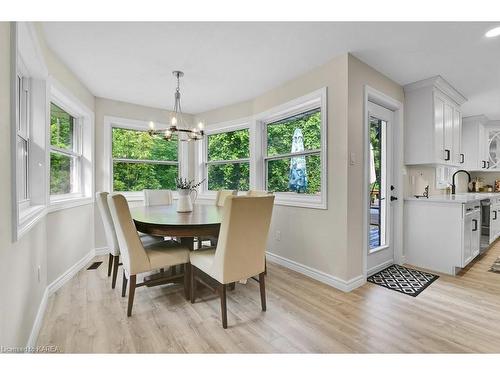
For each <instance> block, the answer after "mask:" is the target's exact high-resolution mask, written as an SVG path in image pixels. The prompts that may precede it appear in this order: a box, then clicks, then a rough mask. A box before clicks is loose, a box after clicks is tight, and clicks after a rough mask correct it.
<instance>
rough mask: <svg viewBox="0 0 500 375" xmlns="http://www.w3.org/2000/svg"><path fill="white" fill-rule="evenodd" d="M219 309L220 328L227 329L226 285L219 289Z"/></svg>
mask: <svg viewBox="0 0 500 375" xmlns="http://www.w3.org/2000/svg"><path fill="white" fill-rule="evenodd" d="M219 294H220V309H221V312H222V327H223V328H227V303H226V284H221V285H220V287H219Z"/></svg>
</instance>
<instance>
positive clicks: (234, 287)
mask: <svg viewBox="0 0 500 375" xmlns="http://www.w3.org/2000/svg"><path fill="white" fill-rule="evenodd" d="M235 289H236V283H235V282H234V283H231V284H229V290H235Z"/></svg>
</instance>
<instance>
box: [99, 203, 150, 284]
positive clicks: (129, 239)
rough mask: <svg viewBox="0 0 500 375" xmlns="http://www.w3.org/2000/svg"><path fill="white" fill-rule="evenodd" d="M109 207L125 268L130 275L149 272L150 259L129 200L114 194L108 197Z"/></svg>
mask: <svg viewBox="0 0 500 375" xmlns="http://www.w3.org/2000/svg"><path fill="white" fill-rule="evenodd" d="M108 205H109V210H110V212H111V217H112V218H113V223H114V225H115V231H116V238H117V239H118V244H119V245H120V252H121V256H122V263H123V267H124V268H125V270H126V271H127V272H128V274H129V275H135V274H137V273H140V272H144V271H146V270H149V268H150V262H149V257H148V256H147V254H146V251H145V250H144V246H143V245H142V242H141V239H140V238H139V234H138V233H137V229H136V228H135V224H134V221H133V220H132V216H131V215H130V209H129V207H128V203H127V200H126V199H125V197H124V196H123V195H121V194H112V195H109V196H108Z"/></svg>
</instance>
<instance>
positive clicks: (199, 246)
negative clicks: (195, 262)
mask: <svg viewBox="0 0 500 375" xmlns="http://www.w3.org/2000/svg"><path fill="white" fill-rule="evenodd" d="M202 246H203V244H202V242H201V238H199V237H198V249H197V250H200V249H201V248H202Z"/></svg>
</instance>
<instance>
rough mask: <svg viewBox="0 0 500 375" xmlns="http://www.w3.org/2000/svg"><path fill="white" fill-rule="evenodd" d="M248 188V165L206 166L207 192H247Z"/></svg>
mask: <svg viewBox="0 0 500 375" xmlns="http://www.w3.org/2000/svg"><path fill="white" fill-rule="evenodd" d="M249 187H250V165H249V163H231V164H211V165H208V190H221V189H227V190H248V189H249Z"/></svg>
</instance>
